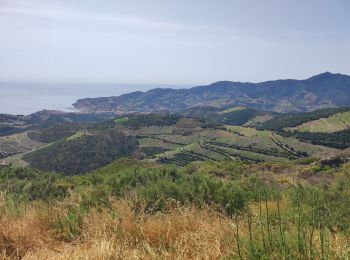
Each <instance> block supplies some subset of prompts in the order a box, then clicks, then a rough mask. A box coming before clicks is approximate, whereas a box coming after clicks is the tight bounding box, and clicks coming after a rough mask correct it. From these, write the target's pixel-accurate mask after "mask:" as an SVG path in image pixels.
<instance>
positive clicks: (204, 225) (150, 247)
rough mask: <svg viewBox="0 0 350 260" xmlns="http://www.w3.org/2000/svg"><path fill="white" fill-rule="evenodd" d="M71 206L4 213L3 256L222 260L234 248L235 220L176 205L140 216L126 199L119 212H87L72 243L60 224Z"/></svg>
mask: <svg viewBox="0 0 350 260" xmlns="http://www.w3.org/2000/svg"><path fill="white" fill-rule="evenodd" d="M71 206H72V205H66V204H64V203H63V204H62V203H61V204H60V205H58V204H57V205H55V206H54V207H52V208H51V207H50V208H46V209H44V208H42V207H40V206H39V205H31V206H29V207H28V208H27V209H26V211H25V213H24V214H23V215H21V216H16V217H10V216H9V215H8V214H3V216H2V218H1V226H0V246H1V249H0V250H1V256H2V258H9V259H13V258H24V259H140V258H142V259H164V258H165V259H219V258H222V257H224V256H227V255H228V254H229V253H230V251H231V250H232V247H233V246H234V244H233V230H232V228H231V227H230V220H229V219H228V218H226V217H224V216H222V215H220V214H218V213H215V212H214V211H212V210H210V209H202V210H198V209H194V208H184V207H174V208H173V209H172V210H170V211H169V212H167V213H165V214H161V213H159V214H153V215H145V214H136V213H135V211H134V210H133V209H132V203H130V202H129V201H125V200H123V201H114V202H113V208H112V211H113V212H114V213H113V212H112V213H111V211H110V210H109V211H108V212H107V210H92V211H91V212H89V213H87V214H85V215H84V216H83V218H82V222H81V226H80V229H81V233H80V234H79V236H76V237H74V238H72V239H67V237H66V236H63V234H62V233H61V232H60V230H58V231H57V229H55V228H54V226H55V224H57V219H58V218H61V219H63V217H64V215H65V214H67V211H68V209H69V208H70V207H71ZM55 216H56V217H55ZM61 231H62V232H63V231H64V230H63V229H62V230H61ZM0 258H1V257H0Z"/></svg>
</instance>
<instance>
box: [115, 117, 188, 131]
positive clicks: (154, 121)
mask: <svg viewBox="0 0 350 260" xmlns="http://www.w3.org/2000/svg"><path fill="white" fill-rule="evenodd" d="M180 118H181V116H179V115H173V114H165V113H161V114H146V115H144V114H134V115H130V116H128V120H126V121H125V120H124V121H123V122H121V124H122V125H124V126H127V127H130V128H131V129H138V128H140V127H143V126H153V125H156V126H168V125H175V124H176V122H177V121H178V120H179V119H180Z"/></svg>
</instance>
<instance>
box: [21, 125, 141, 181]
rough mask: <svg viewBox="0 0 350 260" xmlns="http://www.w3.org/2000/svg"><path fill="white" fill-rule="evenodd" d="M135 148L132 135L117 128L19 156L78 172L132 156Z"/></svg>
mask: <svg viewBox="0 0 350 260" xmlns="http://www.w3.org/2000/svg"><path fill="white" fill-rule="evenodd" d="M136 148H137V141H136V140H135V139H134V138H131V137H126V136H125V135H124V134H123V133H122V132H119V131H117V130H108V131H104V132H100V133H97V134H94V135H85V136H82V137H80V138H76V139H73V140H68V141H67V140H65V139H62V140H60V141H57V142H55V143H54V144H52V145H50V146H48V147H45V148H43V149H40V150H37V151H35V152H32V153H29V154H27V155H25V156H24V157H23V159H24V160H26V161H28V162H30V164H31V165H32V166H33V167H35V168H38V169H41V170H47V171H55V172H63V173H65V174H78V173H84V172H87V171H91V170H93V169H97V168H99V167H101V166H103V165H106V164H108V163H110V162H111V161H113V160H115V159H117V158H119V157H122V156H129V155H132V154H133V152H134V151H135V149H136Z"/></svg>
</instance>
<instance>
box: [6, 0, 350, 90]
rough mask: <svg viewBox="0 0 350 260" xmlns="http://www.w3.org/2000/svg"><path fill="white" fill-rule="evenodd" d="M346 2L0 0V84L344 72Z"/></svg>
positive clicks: (347, 60) (349, 41) (349, 48)
mask: <svg viewBox="0 0 350 260" xmlns="http://www.w3.org/2000/svg"><path fill="white" fill-rule="evenodd" d="M349 13H350V1H348V0H317V1H316V0H308V1H305V0H264V1H263V0H237V1H236V0H217V1H213V0H176V1H175V0H171V1H170V0H124V1H119V0H103V1H98V0H74V1H72V0H45V1H43V0H0V82H34V83H35V82H41V83H94V84H95V83H129V84H153V83H157V84H178V85H182V84H184V85H199V84H208V83H211V82H215V81H219V80H232V81H250V82H259V81H265V80H274V79H285V78H297V79H303V78H308V77H310V76H312V75H315V74H318V73H321V72H325V71H331V72H334V73H343V74H350V26H349V25H350V15H349Z"/></svg>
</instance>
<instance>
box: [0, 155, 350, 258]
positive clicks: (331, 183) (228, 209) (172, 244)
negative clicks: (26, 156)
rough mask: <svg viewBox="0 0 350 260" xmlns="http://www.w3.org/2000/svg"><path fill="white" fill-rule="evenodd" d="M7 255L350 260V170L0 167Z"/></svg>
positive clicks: (0, 225) (295, 166)
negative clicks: (79, 171) (81, 171)
mask: <svg viewBox="0 0 350 260" xmlns="http://www.w3.org/2000/svg"><path fill="white" fill-rule="evenodd" d="M0 190H1V195H0V252H1V253H0V257H1V258H5V259H7V258H8V259H20V258H24V259H140V258H142V259H202V258H204V259H222V258H223V259H347V258H348V257H349V256H350V243H349V239H350V237H349V234H350V232H349V228H350V207H349V206H350V196H349V195H350V176H349V165H347V164H345V165H342V166H339V167H338V168H333V169H332V168H330V167H328V166H322V165H320V164H318V163H312V162H306V161H300V162H298V163H291V164H278V163H264V164H254V165H253V164H243V163H240V162H230V163H229V162H227V163H213V162H206V163H202V164H198V165H190V166H188V167H183V168H174V167H171V166H158V165H155V164H150V163H147V164H146V163H141V162H137V161H132V160H119V161H117V162H114V163H112V164H110V165H108V166H106V167H104V168H101V169H99V170H97V171H95V172H92V173H88V174H86V175H81V176H73V177H66V176H63V175H59V174H51V173H43V172H38V171H35V170H31V169H14V168H10V167H5V168H2V169H1V170H0Z"/></svg>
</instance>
